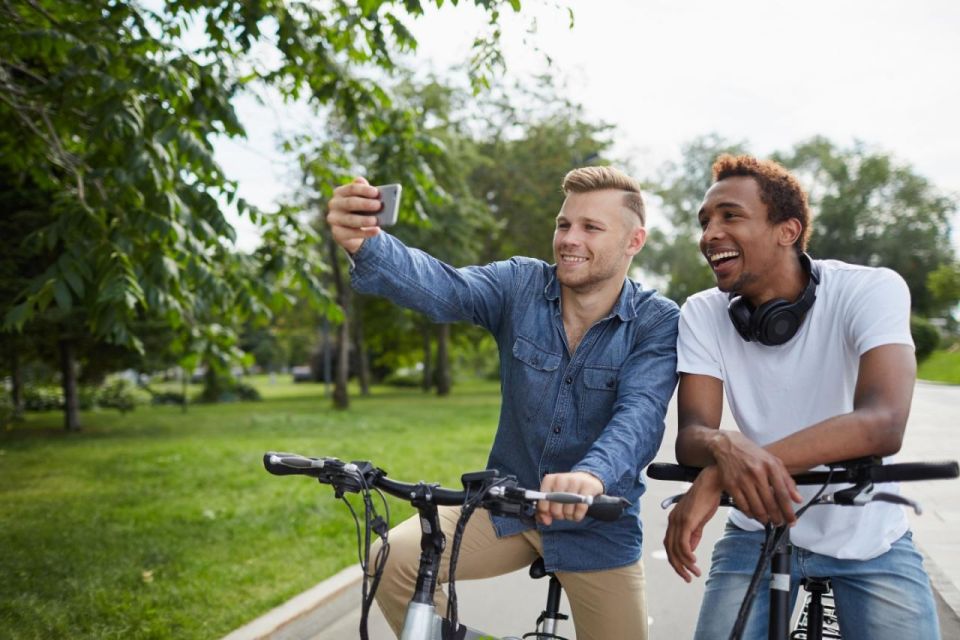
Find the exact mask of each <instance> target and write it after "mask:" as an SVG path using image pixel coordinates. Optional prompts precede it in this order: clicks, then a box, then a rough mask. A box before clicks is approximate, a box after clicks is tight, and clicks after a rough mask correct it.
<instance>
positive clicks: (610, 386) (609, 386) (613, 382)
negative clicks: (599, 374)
mask: <svg viewBox="0 0 960 640" xmlns="http://www.w3.org/2000/svg"><path fill="white" fill-rule="evenodd" d="M614 384H616V382H615V381H613V380H607V389H613V385H614Z"/></svg>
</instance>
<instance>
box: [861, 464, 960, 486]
mask: <svg viewBox="0 0 960 640" xmlns="http://www.w3.org/2000/svg"><path fill="white" fill-rule="evenodd" d="M957 476H960V466H958V465H957V461H956V460H946V461H943V462H895V463H893V464H885V465H882V466H878V467H874V468H872V469H870V479H871V480H873V481H874V482H908V481H910V480H949V479H951V478H956V477H957Z"/></svg>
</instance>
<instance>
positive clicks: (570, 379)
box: [564, 376, 573, 384]
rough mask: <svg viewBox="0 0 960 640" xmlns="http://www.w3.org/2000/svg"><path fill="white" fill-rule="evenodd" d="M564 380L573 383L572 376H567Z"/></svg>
mask: <svg viewBox="0 0 960 640" xmlns="http://www.w3.org/2000/svg"><path fill="white" fill-rule="evenodd" d="M564 382H566V383H567V384H573V378H572V377H570V376H567V379H566V380H565V381H564Z"/></svg>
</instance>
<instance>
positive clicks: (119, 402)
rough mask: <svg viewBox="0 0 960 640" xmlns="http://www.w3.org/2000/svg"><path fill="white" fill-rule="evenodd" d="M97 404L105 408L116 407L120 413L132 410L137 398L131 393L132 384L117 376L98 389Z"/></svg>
mask: <svg viewBox="0 0 960 640" xmlns="http://www.w3.org/2000/svg"><path fill="white" fill-rule="evenodd" d="M96 400H97V404H98V405H100V406H101V407H105V408H107V409H117V410H118V411H120V413H126V412H127V411H133V409H134V408H135V407H136V406H137V398H136V396H135V395H134V393H133V385H132V384H130V383H129V382H127V381H126V380H123V379H122V378H118V379H116V380H113V381H112V382H108V383H107V384H106V385H104V386H103V387H101V388H100V389H98V391H97V396H96Z"/></svg>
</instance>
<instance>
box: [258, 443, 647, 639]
mask: <svg viewBox="0 0 960 640" xmlns="http://www.w3.org/2000/svg"><path fill="white" fill-rule="evenodd" d="M263 465H264V467H265V468H266V470H267V471H269V472H270V473H272V474H274V475H306V476H309V477H313V478H316V479H317V480H318V481H319V482H320V483H322V484H329V485H331V486H332V487H333V488H334V495H335V496H336V497H337V498H338V499H341V500H343V501H344V502H345V503H346V504H347V506H348V507H349V509H350V512H351V514H352V515H353V517H354V521H355V523H356V525H357V538H358V547H359V549H360V556H361V561H360V564H361V568H362V569H363V583H362V590H361V591H362V594H361V615H360V630H359V631H360V637H361V639H363V640H366V639H367V618H368V614H369V610H370V607H371V606H372V604H373V598H374V594H375V593H376V589H377V585H378V583H379V579H380V575H381V574H382V572H383V565H384V563H385V562H386V559H387V556H388V555H389V548H390V547H389V540H388V537H389V529H390V526H389V507H388V505H387V502H386V499H385V498H384V496H383V494H384V493H387V494H389V495H391V496H394V497H397V498H401V499H403V500H405V501H407V502H409V503H410V504H411V505H413V506H414V507H415V508H416V509H417V512H418V513H419V516H420V527H421V542H420V548H421V555H420V564H419V567H418V571H417V581H416V588H415V590H414V593H413V596H412V597H411V599H410V603H409V604H408V606H407V613H406V618H405V620H404V625H403V630H402V632H401V635H400V640H479V639H481V638H485V639H487V640H495V639H494V638H493V636H491V635H489V634H484V633H482V632H480V631H478V630H476V629H471V628H468V627H466V626H464V625H462V624H460V623H459V620H458V614H457V596H456V586H455V573H456V559H457V554H458V551H459V545H460V536H461V535H462V533H463V529H464V527H465V526H466V522H467V520H468V519H469V518H470V516H471V515H472V514H473V512H474V511H475V510H476V509H477V508H483V509H486V510H487V511H490V512H491V513H493V514H494V515H501V516H508V517H514V518H520V519H526V520H529V521H531V522H532V521H533V517H534V515H535V513H536V505H537V502H538V501H540V500H549V501H552V502H559V503H564V504H587V505H589V508H588V511H587V515H588V516H590V517H592V518H596V519H598V520H605V521H614V520H616V519H618V518H619V517H620V516H621V515H622V514H623V510H624V509H625V508H626V507H628V506H629V505H630V503H629V502H628V501H627V500H625V499H624V498H619V497H613V496H605V495H599V496H583V495H579V494H575V493H561V492H553V493H542V492H539V491H532V490H529V489H524V488H523V487H520V486H519V485H517V481H516V478H515V477H514V476H509V475H508V476H500V475H499V473H498V472H497V470H495V469H487V470H485V471H476V472H471V473H465V474H463V476H462V477H461V482H462V484H463V490H453V489H445V488H443V487H441V486H439V485H437V484H429V483H425V482H418V483H415V484H413V483H407V482H400V481H397V480H393V479H390V478H387V477H386V476H387V474H386V472H385V471H383V470H382V469H380V468H378V467H375V466H374V465H373V464H372V463H371V462H369V461H354V462H343V461H342V460H338V459H337V458H310V457H306V456H301V455H299V454H295V453H278V452H267V453H265V454H264V456H263ZM347 493H353V494H360V495H361V496H362V499H363V503H364V532H363V535H362V536H361V533H360V520H359V518H358V516H357V513H356V511H355V510H354V508H353V506H352V505H351V503H350V502H349V501H348V500H347V499H346V497H345V494H347ZM373 493H377V494H379V496H380V498H381V500H382V502H383V505H384V508H385V513H386V518H383V517H381V516H380V515H379V514H378V513H377V512H376V509H375V508H374V502H373V499H372V496H373ZM438 506H460V507H461V508H462V510H461V517H460V521H459V522H458V523H457V528H456V531H455V534H454V539H453V547H452V549H451V555H450V568H449V579H448V587H447V590H448V605H447V612H446V615H445V616H441V615H439V614H438V613H437V611H436V607H435V605H434V602H433V600H434V595H435V593H436V588H437V577H436V576H437V571H438V569H439V567H440V557H441V554H442V552H443V550H444V548H445V546H446V536H444V534H443V532H442V530H441V528H440V519H439V515H438V512H437V507H438ZM371 532H373V533H376V534H377V535H379V536H380V538H381V539H382V540H383V543H382V545H381V548H380V553H379V554H378V556H377V557H376V558H375V559H374V564H373V567H372V569H370V568H369V567H370V557H369V556H370V546H371ZM529 573H530V576H531V577H532V578H534V579H538V578H542V577H547V576H549V577H550V581H549V587H548V592H547V604H546V607H545V608H544V610H543V612H542V613H541V614H540V616H539V617H538V619H537V622H536V627H535V630H534V631H532V632H530V633H526V634H524V635H523V636H522V638H532V639H536V640H547V639H551V640H564V638H563V637H562V636H560V635H557V626H558V623H559V622H560V621H561V620H564V619H566V618H567V617H568V616H566V615H565V614H562V613H560V610H559V608H560V595H561V592H562V587H561V585H560V581H559V580H558V579H557V577H556V576H554V575H553V574H552V573H549V572H547V571H546V569H545V567H544V563H543V559H542V558H540V559H538V560H537V561H535V562H534V563H533V564H532V565H531V566H530V569H529ZM501 640H521V639H520V638H516V637H513V636H508V637H504V638H502V639H501Z"/></svg>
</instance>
